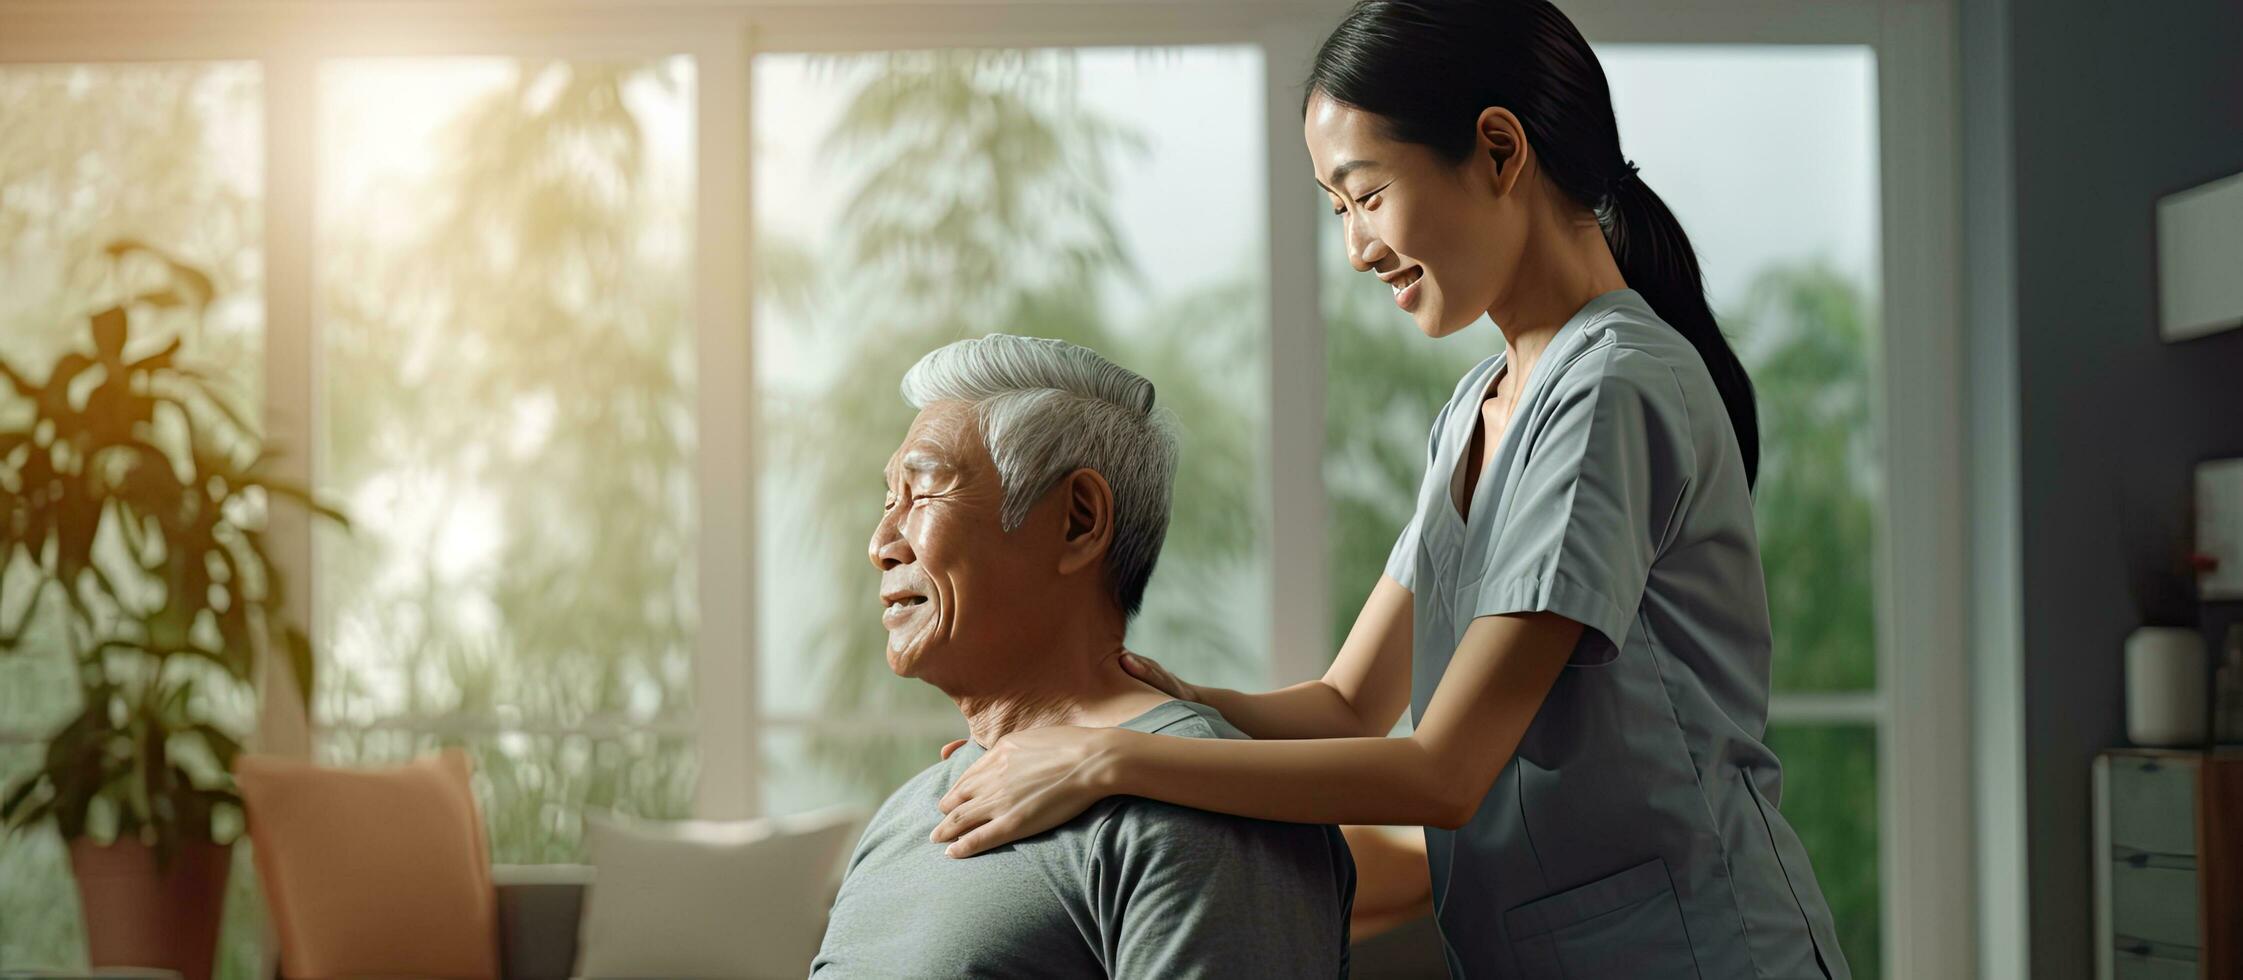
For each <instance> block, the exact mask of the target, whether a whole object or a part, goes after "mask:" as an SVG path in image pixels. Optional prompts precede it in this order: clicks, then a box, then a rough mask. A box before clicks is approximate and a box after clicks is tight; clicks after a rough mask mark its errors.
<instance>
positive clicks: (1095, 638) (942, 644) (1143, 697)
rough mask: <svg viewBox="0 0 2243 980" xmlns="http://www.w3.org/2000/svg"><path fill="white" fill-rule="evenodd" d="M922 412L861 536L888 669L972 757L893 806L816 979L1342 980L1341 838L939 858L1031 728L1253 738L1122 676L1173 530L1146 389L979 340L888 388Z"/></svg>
mask: <svg viewBox="0 0 2243 980" xmlns="http://www.w3.org/2000/svg"><path fill="white" fill-rule="evenodd" d="M903 395H904V398H905V400H907V401H909V402H910V403H911V405H912V406H913V407H915V408H917V409H919V417H918V418H917V419H916V420H915V421H913V422H912V425H911V430H910V431H909V432H908V433H907V434H906V435H905V436H904V440H903V445H902V446H901V447H900V448H899V449H897V450H896V453H895V455H894V457H893V458H891V459H890V460H889V463H888V470H887V484H888V499H887V506H886V508H885V511H884V513H883V514H882V516H881V518H880V523H879V525H878V526H877V527H876V528H874V530H873V533H872V546H871V558H872V563H873V564H875V565H877V566H879V567H880V573H881V578H880V602H881V607H882V609H881V621H882V622H883V623H884V624H886V626H887V628H888V651H887V654H888V666H889V667H890V668H891V669H893V670H894V671H895V672H896V674H898V675H899V676H902V677H911V678H917V679H919V680H921V681H924V682H926V683H928V684H932V685H934V686H935V687H937V688H940V689H941V690H942V692H943V693H945V694H948V695H949V696H950V697H951V699H952V700H953V701H956V702H957V704H958V710H959V711H960V712H961V713H963V714H964V715H965V717H966V725H967V728H968V730H969V731H970V733H971V734H972V736H973V738H972V740H971V742H970V743H969V744H967V745H966V746H965V747H963V748H961V749H960V750H958V751H957V752H956V753H955V754H953V755H951V756H950V757H949V758H948V759H946V760H943V761H942V762H940V763H937V764H936V765H934V766H933V767H931V768H929V769H927V770H926V771H925V772H922V773H920V774H919V775H918V776H916V777H914V778H913V779H912V780H911V781H910V782H908V783H906V784H904V786H903V788H902V789H899V790H897V791H896V793H895V795H893V796H891V797H889V798H888V801H887V803H886V804H884V805H883V806H882V807H881V808H880V811H879V813H878V814H876V815H875V816H874V817H873V818H872V822H871V824H870V825H869V826H868V828H867V829H866V831H865V835H864V839H863V840H862V841H860V842H859V843H858V845H857V849H856V852H855V853H854V854H853V855H852V856H851V858H850V860H849V871H848V876H847V877H846V878H845V879H844V880H843V882H842V885H841V893H840V896H839V897H838V898H837V899H836V900H835V901H834V906H833V915H832V919H831V923H830V925H829V926H828V927H827V930H826V937H825V943H824V947H823V948H822V949H820V950H819V952H818V956H817V959H816V960H815V961H814V962H813V964H812V966H811V973H812V974H814V975H817V976H831V977H868V976H883V977H885V976H898V977H968V976H971V977H1077V976H1092V977H1095V976H1114V977H1315V976H1327V977H1329V976H1340V975H1344V974H1345V973H1346V964H1347V921H1348V906H1349V903H1350V902H1351V900H1352V898H1353V894H1354V887H1355V870H1354V864H1353V862H1352V860H1351V859H1350V857H1349V855H1348V851H1347V846H1346V844H1345V843H1343V842H1342V840H1341V838H1340V835H1339V833H1338V832H1337V830H1335V829H1334V828H1331V827H1323V826H1313V825H1308V824H1290V823H1270V822H1264V821H1258V820H1247V819H1243V818H1239V817H1232V816H1227V815H1223V814H1217V813H1207V812H1203V811H1198V810H1189V809H1185V808H1182V807H1176V806H1171V805H1169V804H1166V803H1160V802H1156V801H1152V800H1145V799H1139V798H1133V797H1123V798H1115V799H1109V800H1106V801H1104V802H1103V803H1100V804H1099V805H1097V806H1095V807H1092V808H1091V809H1090V810H1089V811H1088V812H1085V813H1084V814H1083V815H1082V816H1080V817H1078V818H1076V819H1075V820H1073V821H1071V822H1069V823H1066V824H1063V825H1061V826H1059V827H1057V828H1055V829H1053V830H1051V831H1049V832H1047V833H1044V834H1040V835H1036V836H1033V837H1029V838H1026V839H1024V840H1021V841H1019V842H1018V843H1015V844H1011V845H1007V846H1004V847H1000V848H997V849H995V850H993V851H991V852H989V853H987V854H983V855H979V856H976V857H972V858H965V859H954V858H951V857H948V856H946V855H945V854H944V851H943V847H942V845H939V844H935V843H933V842H931V840H930V836H931V834H932V833H933V831H934V827H935V824H936V822H937V821H939V820H941V819H942V813H941V811H940V810H938V809H937V807H936V802H937V801H938V800H940V799H941V798H942V795H943V793H944V792H945V791H947V790H948V788H949V787H950V785H951V783H952V782H953V781H954V780H955V779H956V778H957V777H958V775H959V774H960V773H962V772H964V771H965V768H966V766H968V765H970V764H971V763H972V762H973V760H974V759H975V758H978V757H979V756H980V755H981V754H982V752H983V751H984V750H985V749H986V747H988V746H990V745H992V744H995V743H996V741H997V740H998V739H999V738H1002V737H1003V736H1005V735H1006V734H1007V733H1009V732H1015V731H1021V730H1024V729H1030V728H1036V727H1041V726H1046V725H1086V726H1097V725H1112V726H1120V727H1124V728H1131V729H1136V730H1138V731H1144V732H1158V733H1161V734H1164V735H1175V736H1181V737H1185V738H1244V737H1245V736H1244V735H1242V734H1240V733H1239V731H1238V730H1237V729H1235V728H1232V727H1231V726H1230V724H1229V723H1227V722H1225V721H1224V720H1223V718H1222V716H1221V715H1218V714H1216V713H1215V712H1214V711H1213V710H1212V709H1210V708H1207V707H1205V706H1203V705H1198V704H1193V703H1190V702H1185V701H1176V700H1171V699H1169V698H1168V697H1167V696H1166V695H1163V694H1161V693H1160V692H1159V691H1157V690H1155V689H1153V688H1151V687H1148V686H1146V685H1144V684H1142V683H1139V682H1138V681H1136V680H1134V679H1133V678H1131V677H1130V676H1129V675H1128V674H1127V673H1125V672H1124V671H1123V670H1122V669H1121V668H1120V667H1119V666H1118V665H1117V664H1116V663H1115V658H1117V657H1119V656H1121V654H1122V652H1123V647H1122V637H1123V633H1124V631H1125V629H1126V627H1127V625H1128V623H1129V620H1130V617H1131V616H1132V615H1134V614H1135V613H1136V612H1137V609H1138V606H1139V605H1140V604H1141V603H1142V602H1143V601H1144V597H1145V585H1146V583H1147V581H1149V580H1150V579H1151V577H1152V574H1153V564H1154V561H1155V560H1156V559H1157V558H1158V557H1159V556H1160V547H1161V539H1162V537H1163V536H1164V535H1165V534H1166V532H1167V527H1168V498H1169V484H1170V482H1171V477H1172V475H1173V474H1174V472H1175V468H1176V450H1175V442H1174V438H1173V437H1172V436H1171V435H1170V432H1169V427H1168V425H1167V422H1166V420H1165V419H1164V418H1163V416H1162V414H1159V413H1155V412H1154V411H1153V410H1152V409H1153V386H1152V384H1151V382H1148V381H1146V380H1145V379H1144V378H1142V377H1139V376H1137V375H1136V374H1134V373H1131V372H1130V371H1127V370H1125V369H1123V368H1121V367H1118V366H1116V365H1114V364H1113V363H1111V362H1109V361H1107V360H1106V359H1105V358H1103V357H1100V356H1099V355H1098V354H1097V353H1095V352H1093V351H1090V350H1088V349H1086V348H1082V347H1078V346H1075V345H1073V344H1067V343H1062V342H1059V341H1054V340H1036V339H1029V338H1022V337H1010V336H1005V335H1002V334H993V335H991V336H988V337H984V338H982V339H980V340H966V341H960V342H958V343H955V344H951V345H950V346H947V347H944V348H942V349H940V350H937V351H935V352H934V353H931V354H928V355H927V356H926V357H925V358H924V359H922V360H921V361H920V362H919V363H918V364H917V365H916V366H914V367H913V368H912V369H911V371H910V372H909V373H908V374H906V375H905V376H904V381H903Z"/></svg>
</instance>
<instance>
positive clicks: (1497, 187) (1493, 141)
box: [1475, 106, 1529, 196]
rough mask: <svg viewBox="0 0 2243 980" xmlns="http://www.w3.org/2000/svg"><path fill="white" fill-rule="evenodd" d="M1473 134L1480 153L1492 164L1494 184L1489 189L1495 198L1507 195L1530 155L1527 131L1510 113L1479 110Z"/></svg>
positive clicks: (1501, 110)
mask: <svg viewBox="0 0 2243 980" xmlns="http://www.w3.org/2000/svg"><path fill="white" fill-rule="evenodd" d="M1476 134H1477V135H1476V136H1475V141H1476V142H1477V143H1478V144H1479V149H1480V152H1482V153H1485V154H1487V156H1488V159H1489V160H1492V161H1494V163H1495V172H1494V182H1493V184H1492V185H1491V187H1490V188H1489V189H1490V190H1493V191H1495V193H1496V194H1497V195H1498V196H1501V195H1503V194H1508V193H1510V191H1511V188H1512V187H1514V186H1517V184H1518V181H1519V174H1520V173H1521V172H1523V171H1524V170H1525V169H1526V167H1525V166H1524V164H1525V163H1526V160H1527V156H1528V153H1529V150H1528V149H1527V142H1526V127H1525V126H1524V125H1522V124H1521V123H1520V122H1519V117H1517V116H1514V115H1512V114H1511V110H1509V109H1505V108H1503V107H1501V106H1489V107H1488V108H1485V109H1482V110H1480V119H1479V123H1478V126H1477V129H1476Z"/></svg>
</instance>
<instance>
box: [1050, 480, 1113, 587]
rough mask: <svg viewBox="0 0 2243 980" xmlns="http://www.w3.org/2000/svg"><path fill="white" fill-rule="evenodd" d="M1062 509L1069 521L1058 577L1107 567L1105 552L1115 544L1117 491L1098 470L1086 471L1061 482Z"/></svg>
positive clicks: (1067, 521)
mask: <svg viewBox="0 0 2243 980" xmlns="http://www.w3.org/2000/svg"><path fill="white" fill-rule="evenodd" d="M1059 485H1060V498H1059V503H1060V506H1061V507H1062V508H1063V510H1064V514H1065V517H1066V538H1065V543H1064V544H1063V545H1062V547H1061V549H1060V552H1059V573H1060V574H1062V575H1071V574H1074V573H1075V572H1078V571H1081V570H1082V569H1084V568H1099V567H1103V566H1104V565H1105V563H1106V549H1107V548H1108V547H1110V546H1111V545H1112V544H1113V541H1114V489H1113V487H1112V486H1110V485H1108V484H1107V483H1106V478H1105V477H1104V476H1103V475H1101V474H1100V473H1099V472H1098V471H1097V470H1094V469H1090V468H1088V467H1084V468H1082V469H1079V470H1076V471H1074V472H1073V473H1069V474H1067V475H1066V476H1065V477H1063V478H1061V479H1060V481H1059Z"/></svg>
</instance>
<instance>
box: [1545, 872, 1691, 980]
mask: <svg viewBox="0 0 2243 980" xmlns="http://www.w3.org/2000/svg"><path fill="white" fill-rule="evenodd" d="M1503 928H1504V931H1505V932H1506V933H1508V934H1509V935H1510V937H1511V949H1512V950H1513V951H1514V952H1515V953H1517V954H1518V957H1519V970H1520V974H1519V975H1520V976H1522V977H1526V978H1529V980H1545V978H1548V980H1560V978H1572V980H1580V978H1584V977H1642V978H1647V980H1662V978H1667V977H1697V976H1699V973H1698V958H1697V956H1696V954H1694V953H1692V952H1691V951H1690V933H1689V931H1688V930H1687V929H1685V928H1684V927H1683V924H1682V903H1681V902H1680V901H1679V900H1677V899H1676V898H1675V894H1674V880H1673V879H1672V878H1670V877H1668V875H1667V862H1666V861H1665V860H1663V859H1660V858H1652V859H1651V860H1649V861H1645V862H1644V863H1642V864H1639V865H1636V866H1635V867H1632V868H1629V869H1628V870H1626V871H1622V872H1620V873H1618V874H1614V875H1609V876H1606V877H1604V878H1600V879H1597V880H1596V881H1592V882H1590V883H1588V884H1586V885H1582V886H1580V887H1578V888H1573V889H1569V890H1566V891H1562V892H1559V893H1557V894H1555V895H1552V896H1550V897H1548V898H1539V899H1536V900H1534V901H1532V902H1528V903H1526V904H1525V905H1521V906H1519V907H1518V908H1515V909H1512V910H1510V911H1509V912H1505V913H1503Z"/></svg>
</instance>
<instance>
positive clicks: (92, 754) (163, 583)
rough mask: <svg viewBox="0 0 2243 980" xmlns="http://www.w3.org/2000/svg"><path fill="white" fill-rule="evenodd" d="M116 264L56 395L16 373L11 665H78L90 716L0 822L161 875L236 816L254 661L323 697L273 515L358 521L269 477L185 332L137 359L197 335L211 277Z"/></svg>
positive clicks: (54, 371) (2, 548)
mask: <svg viewBox="0 0 2243 980" xmlns="http://www.w3.org/2000/svg"><path fill="white" fill-rule="evenodd" d="M107 254H108V258H109V261H110V262H111V263H113V264H114V266H115V272H116V276H115V278H116V279H117V280H118V281H119V282H124V283H134V284H136V285H133V286H131V287H129V288H124V289H120V292H121V293H123V294H124V295H127V296H129V298H128V299H126V300H124V301H123V302H121V303H119V304H117V305H116V306H113V307H110V308H108V309H104V310H102V311H100V312H98V313H95V314H93V315H92V316H91V317H90V318H89V319H88V321H87V329H86V333H85V338H84V343H83V344H82V345H81V348H80V349H79V350H74V351H70V352H67V353H64V354H63V355H62V356H60V357H59V358H57V359H56V360H55V361H54V363H53V365H52V366H51V367H50V368H49V369H48V371H47V372H46V376H45V378H44V379H43V380H33V379H32V378H30V377H27V376H26V375H25V373H23V372H22V371H20V370H18V368H17V367H16V366H15V365H13V364H10V363H8V362H7V361H6V360H5V359H0V380H4V381H5V382H6V384H7V386H8V389H9V392H8V393H6V394H0V654H6V655H21V654H25V653H32V654H43V655H50V656H51V655H56V654H58V653H59V654H61V655H65V656H67V657H68V658H69V659H70V661H71V663H72V664H73V665H74V667H75V676H76V681H77V688H78V693H79V696H80V698H81V702H80V705H79V709H78V712H77V714H76V716H75V717H73V718H71V719H70V720H69V721H68V722H67V723H65V724H64V725H62V726H61V728H60V729H59V730H57V731H56V732H55V733H54V734H53V735H52V736H51V737H50V738H49V739H48V741H47V743H46V753H45V758H44V760H43V762H42V763H41V765H40V766H39V768H38V769H37V770H35V771H33V772H32V773H31V774H29V775H28V776H26V777H24V778H22V779H19V780H18V781H16V783H15V784H14V785H12V786H10V787H8V788H7V790H6V792H5V795H4V796H0V822H4V823H5V824H6V825H7V826H8V827H9V828H11V829H14V830H22V829H25V828H28V827H31V826H34V825H37V824H39V823H41V822H43V821H46V820H49V819H52V820H53V821H54V823H55V827H56V829H57V830H59V831H60V832H61V834H62V836H63V837H64V838H65V839H76V838H80V837H85V836H89V835H94V836H105V835H103V834H102V831H104V830H108V831H110V832H111V833H113V834H114V835H115V836H116V838H117V839H119V840H125V839H137V840H141V841H144V842H146V843H148V844H150V845H152V846H153V848H154V850H155V852H156V855H157V858H158V860H159V861H160V862H165V861H168V860H169V858H170V855H171V854H172V853H173V852H174V851H175V850H176V849H177V848H178V847H179V846H180V845H181V844H182V843H184V842H188V841H192V840H216V839H217V834H218V833H219V831H220V827H219V826H218V825H217V822H216V821H215V820H214V818H216V817H217V816H218V814H219V813H221V812H222V811H224V810H226V809H228V808H235V809H237V810H238V808H239V807H240V805H241V801H240V798H239V797H238V796H237V795H236V794H235V793H234V791H233V788H232V786H231V784H230V780H229V777H228V775H227V774H228V773H229V772H230V771H231V769H232V766H233V761H234V757H235V756H236V755H237V754H239V753H240V751H241V744H240V735H239V733H238V732H236V731H229V730H228V725H227V724H226V723H225V722H226V720H227V719H229V718H230V719H233V720H235V722H236V723H237V724H238V723H239V720H240V719H243V718H246V717H248V716H249V715H250V714H251V712H250V711H249V710H248V706H250V705H251V704H252V703H253V701H254V683H253V678H254V677H255V674H256V667H257V665H258V663H259V658H260V657H261V656H264V655H267V651H270V653H271V655H284V656H286V657H288V658H289V662H290V665H291V666H292V667H293V669H294V671H295V676H296V678H297V681H298V683H297V688H298V693H299V695H300V696H303V697H305V698H307V699H308V693H307V692H309V691H310V690H311V678H312V658H311V646H310V643H309V641H308V639H307V638H306V636H305V635H304V633H303V631H302V630H301V629H299V628H297V627H296V626H295V625H293V624H290V623H287V622H285V621H284V619H283V618H282V617H280V616H278V615H276V614H275V611H276V610H277V609H278V607H279V606H280V602H281V582H280V580H279V578H278V577H277V576H276V575H275V573H274V570H273V568H272V563H271V561H270V560H269V558H268V556H267V554H266V549H265V544H264V541H263V538H262V529H263V525H264V518H265V514H266V511H267V508H268V507H269V506H270V505H271V504H272V502H273V501H274V500H275V498H285V499H289V500H292V501H295V502H298V503H301V504H303V505H305V506H308V507H310V508H311V509H312V511H314V512H315V513H317V514H320V515H323V516H326V517H328V518H331V519H333V520H336V521H338V522H342V521H343V516H342V515H341V514H340V513H337V512H336V511H334V510H332V509H330V508H327V507H323V506H320V505H319V504H318V503H317V502H315V501H314V500H312V498H311V495H310V494H309V493H308V492H307V491H306V490H305V489H304V488H302V487H298V486H293V485H290V484H288V483H286V482H284V481H281V480H278V479H275V478H274V477H272V476H271V475H269V474H268V473H266V472H265V466H266V464H267V463H268V462H269V460H270V457H269V456H268V455H267V454H266V452H265V450H264V447H263V444H262V443H263V439H262V437H261V435H260V433H259V432H258V430H257V428H256V427H255V426H254V425H252V424H251V422H250V421H249V419H248V417H247V416H246V415H245V414H244V412H243V411H242V410H241V408H240V407H239V406H237V405H236V404H235V403H234V402H233V400H232V397H231V395H230V393H229V392H227V391H225V390H224V385H223V384H222V383H221V382H220V381H218V380H217V379H216V378H215V377H214V376H213V375H212V374H210V373H206V372H204V371H202V370H199V369H197V368H196V367H194V366H192V365H191V364H189V363H187V362H186V360H185V359H184V358H183V357H182V356H181V348H182V340H181V336H182V335H183V334H184V332H185V331H184V329H182V330H181V331H179V332H176V333H174V334H173V335H172V336H171V338H170V339H169V340H168V342H158V343H142V344H136V343H135V338H134V336H133V332H134V326H135V325H136V324H143V325H144V324H145V323H146V322H147V321H150V320H167V319H168V320H176V321H181V322H184V323H188V324H199V323H200V321H201V318H202V316H203V313H204V312H205V311H206V310H207V309H208V307H209V305H210V303H211V299H212V296H213V290H212V286H211V281H210V279H209V277H208V276H206V275H204V274H203V273H202V272H200V271H198V270H196V269H194V268H192V267H189V266H187V265H185V264H182V263H180V262H177V261H175V260H173V259H171V258H170V257H168V256H166V255H164V254H163V253H161V252H159V251H157V250H156V249H153V248H150V247H148V246H146V245H143V244H140V243H137V242H131V241H123V242H117V243H114V244H112V245H110V246H108V248H107ZM143 332H144V333H147V332H150V331H147V330H145V329H144V330H143ZM151 347H153V349H149V348H151ZM8 394H12V396H13V397H12V398H10V397H8Z"/></svg>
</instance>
